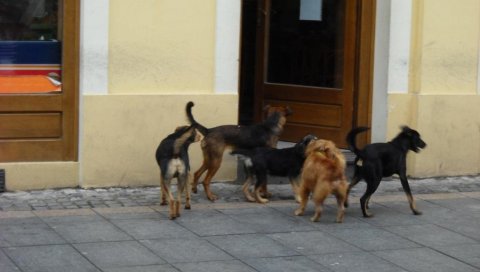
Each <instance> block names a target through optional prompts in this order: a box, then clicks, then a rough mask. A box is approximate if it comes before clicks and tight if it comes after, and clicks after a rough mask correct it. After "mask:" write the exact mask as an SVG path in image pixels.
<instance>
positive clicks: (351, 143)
mask: <svg viewBox="0 0 480 272" xmlns="http://www.w3.org/2000/svg"><path fill="white" fill-rule="evenodd" d="M369 129H370V128H368V127H357V128H354V129H352V130H350V132H349V133H348V134H347V144H348V149H350V151H352V152H353V153H355V155H357V156H359V153H360V149H358V147H357V144H356V140H355V139H356V137H357V134H359V133H362V132H364V131H367V130H369Z"/></svg>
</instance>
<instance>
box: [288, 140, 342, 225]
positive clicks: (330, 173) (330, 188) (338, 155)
mask: <svg viewBox="0 0 480 272" xmlns="http://www.w3.org/2000/svg"><path fill="white" fill-rule="evenodd" d="M305 155H306V156H307V158H306V159H305V163H304V164H303V170H302V179H301V183H300V188H299V189H298V194H299V198H300V207H299V208H298V209H297V210H296V211H295V215H303V213H304V212H305V206H306V205H307V201H308V197H309V195H310V193H312V200H313V202H314V203H315V214H314V215H313V217H312V218H311V219H310V220H312V221H313V222H316V221H318V219H319V218H320V216H321V214H322V210H323V207H322V206H323V202H324V201H325V198H327V196H329V195H330V194H334V195H335V197H336V198H337V205H338V211H337V219H336V222H337V223H342V222H343V217H344V214H345V201H346V199H347V189H348V183H347V178H346V177H345V167H346V163H345V157H344V156H343V154H342V152H340V150H338V148H337V147H336V146H335V144H334V143H333V142H332V141H328V140H322V139H320V140H314V141H311V142H310V144H309V145H308V146H307V150H306V151H305Z"/></svg>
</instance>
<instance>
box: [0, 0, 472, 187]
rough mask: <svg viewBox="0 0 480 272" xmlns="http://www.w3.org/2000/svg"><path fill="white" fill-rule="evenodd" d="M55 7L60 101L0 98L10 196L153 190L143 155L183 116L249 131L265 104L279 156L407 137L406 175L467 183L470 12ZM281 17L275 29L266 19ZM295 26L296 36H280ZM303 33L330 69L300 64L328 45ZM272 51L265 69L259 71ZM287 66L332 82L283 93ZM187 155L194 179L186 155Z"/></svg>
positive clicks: (168, 1)
mask: <svg viewBox="0 0 480 272" xmlns="http://www.w3.org/2000/svg"><path fill="white" fill-rule="evenodd" d="M26 2H28V1H26ZM338 2H341V3H343V4H333V3H338ZM0 3H1V2H0ZM47 3H48V1H47ZM58 3H59V4H58V12H59V13H60V14H63V15H62V16H59V18H62V20H60V19H59V20H58V21H59V23H60V24H63V29H62V31H61V33H63V34H62V35H59V37H58V40H60V41H61V42H62V46H63V49H62V50H63V51H62V52H63V53H62V56H63V59H62V67H63V68H62V72H61V77H62V84H63V85H62V88H63V90H62V91H60V93H58V94H52V93H51V92H49V93H47V94H45V93H40V94H35V95H28V94H18V93H14V94H11V93H0V120H3V123H4V124H3V125H2V124H0V153H3V155H0V169H5V173H6V187H7V189H8V190H24V189H43V188H60V187H76V186H80V187H84V188H88V187H109V186H149V185H158V183H159V170H158V166H157V165H156V162H155V159H154V153H155V149H156V147H157V145H158V143H159V142H160V141H161V139H163V138H164V137H165V136H166V135H168V134H169V133H171V132H172V131H173V130H174V129H175V128H176V127H177V126H179V125H184V124H187V120H186V116H185V111H184V108H185V104H186V102H188V101H194V102H195V107H194V108H193V113H194V115H195V117H196V119H197V120H198V121H199V122H201V123H202V124H204V125H205V126H207V127H213V126H216V125H221V124H236V123H238V122H239V119H240V120H241V119H242V117H245V120H246V121H241V122H244V123H248V122H255V121H258V120H260V118H261V117H260V116H261V108H262V106H263V105H264V104H279V103H286V104H289V105H291V107H292V108H293V110H294V114H293V115H292V117H291V119H289V120H290V121H289V125H288V126H287V131H286V134H285V137H286V138H285V139H286V140H288V141H294V140H295V138H296V137H298V135H297V134H296V132H299V133H304V132H308V131H314V132H315V133H316V134H317V136H319V137H325V138H331V139H334V140H335V141H336V142H337V144H338V145H339V146H344V145H345V143H344V141H343V138H344V134H345V133H346V131H348V130H349V129H350V128H352V127H354V126H358V125H367V126H370V127H371V128H372V129H371V133H370V135H368V137H365V138H364V139H361V141H363V142H364V143H365V142H379V141H386V140H389V139H391V138H392V137H394V136H395V135H396V134H397V133H398V132H399V127H400V126H401V125H409V126H411V127H412V128H415V129H417V130H418V131H419V132H420V133H421V134H422V138H423V139H424V140H425V141H426V142H427V144H428V147H427V148H426V149H425V150H423V151H422V152H421V153H419V154H415V155H409V161H408V164H409V168H408V170H409V174H410V175H412V176H415V177H431V176H450V175H475V174H478V173H479V172H480V113H477V111H478V110H479V108H480V107H478V105H480V96H479V95H480V70H479V63H480V54H479V53H480V2H479V1H477V0H461V1H447V0H377V1H374V0H344V1H329V0H318V1H315V0H312V1H304V0H299V1H292V2H291V3H294V5H297V6H298V7H293V8H292V7H290V6H288V7H286V6H281V5H280V6H276V5H277V4H278V3H277V1H274V0H256V1H254V0H250V1H249V0H243V1H240V0H238V1H232V0H216V1H214V0H206V1H189V0H180V1H179V0H141V1H120V0H103V1H93V0H85V1H80V0H63V1H59V2H58ZM279 3H280V2H279ZM249 8H250V10H249ZM282 9H285V10H286V11H288V13H289V14H287V15H285V17H280V16H281V15H282V16H283V14H285V13H287V12H283V13H282V12H279V11H280V10H282ZM312 10H318V11H319V12H320V14H321V15H318V13H313V15H312V13H309V12H308V11H312ZM278 14H280V15H278ZM332 14H333V15H335V16H333V15H332ZM67 15H68V16H67ZM292 18H293V19H292ZM339 18H343V19H339ZM329 20H330V21H329ZM293 21H295V22H296V21H300V23H298V24H295V26H296V27H298V28H297V29H296V30H295V29H294V30H293V31H294V32H295V31H296V32H295V33H293V34H292V33H291V32H287V30H288V31H292V30H291V29H292V28H291V26H292V25H293V23H292V22H293ZM329 22H330V23H329ZM316 26H322V27H325V31H327V30H328V31H330V32H329V33H334V34H325V33H326V32H325V33H324V32H322V33H320V32H318V33H317V34H318V35H324V36H318V37H330V41H331V46H333V47H330V49H328V48H327V47H328V46H326V45H325V47H326V49H325V52H327V53H328V52H330V51H328V50H331V52H335V54H334V57H333V58H332V59H333V60H332V61H330V62H326V61H324V59H325V58H324V56H326V55H325V54H326V53H325V54H323V55H322V54H319V53H318V52H317V51H316V53H312V52H311V51H308V50H310V49H312V48H313V49H316V48H320V47H322V48H323V46H324V44H325V43H326V42H322V40H325V39H323V38H322V39H318V37H317V36H315V35H317V34H315V33H316V32H315V31H312V29H315V28H316ZM332 26H337V28H332ZM338 26H341V27H340V28H339V27H338ZM304 30H308V31H306V32H305V33H307V34H304V32H302V31H304ZM282 31H283V32H282ZM59 33H60V32H59ZM279 33H280V34H279ZM298 33H301V34H302V35H298ZM312 33H313V34H312ZM335 33H337V34H335ZM338 33H340V34H338ZM287 34H288V35H297V36H288V35H287ZM282 35H283V36H282ZM248 37H251V39H249V38H248ZM282 37H283V38H284V40H282V39H281V38H282ZM285 37H286V38H285ZM289 37H299V39H298V40H299V41H304V42H297V43H294V42H292V43H288V46H292V47H286V49H285V47H283V46H284V45H285V46H286V44H287V43H286V42H285V41H295V39H292V38H289ZM276 38H278V39H279V40H275V39H276ZM301 39H304V40H301ZM7 40H9V38H7V37H6V36H5V37H4V38H3V39H2V41H0V44H1V43H2V42H3V43H6V42H7ZM310 43H311V44H313V46H310V47H309V48H305V47H303V46H304V44H310ZM319 43H320V44H319ZM275 46H277V47H275ZM266 48H268V49H269V51H265V52H264V50H265V49H266ZM331 48H333V49H331ZM293 49H299V50H293ZM307 49H308V50H307ZM275 50H278V51H275ZM282 50H284V51H282ZM285 50H287V51H285ZM272 52H280V53H277V58H279V60H278V61H277V62H272V63H269V60H271V59H274V57H275V56H276V55H274V53H272ZM285 52H287V53H285ZM293 52H297V53H295V54H296V55H295V54H294V53H293ZM298 52H302V53H301V55H300V53H298ZM322 52H323V51H322ZM339 52H340V53H339ZM290 54H291V56H294V57H291V58H290V59H289V58H288V55H290ZM259 56H261V57H259ZM278 56H280V57H278ZM329 56H330V57H331V54H330V55H329ZM300 59H305V60H303V61H302V62H300V61H299V60H300ZM312 60H315V62H313V61H312ZM288 61H289V62H288ZM285 63H287V64H285ZM294 63H295V65H296V64H298V63H300V64H299V65H300V66H301V67H302V69H306V70H301V71H302V73H300V74H304V75H305V74H306V75H308V74H309V70H308V69H310V71H314V73H313V74H315V73H317V74H318V73H319V72H317V70H316V69H320V68H321V67H323V68H322V69H325V70H326V71H336V72H335V74H332V75H331V76H330V77H328V76H325V79H324V80H323V81H321V82H316V81H308V80H312V79H310V78H308V77H303V78H301V79H298V78H293V77H292V80H299V81H295V82H293V81H292V82H282V80H286V79H285V78H286V76H285V74H288V75H290V74H294V73H295V72H297V71H298V69H290V70H285V69H284V67H286V68H288V67H290V66H292V65H294ZM318 63H321V64H322V65H321V66H320V65H319V64H318ZM269 65H270V66H269ZM315 65H317V66H315ZM278 67H280V68H281V69H280V68H278ZM309 67H310V68H309ZM319 67H320V68H319ZM325 67H326V68H325ZM332 67H333V68H332ZM0 68H1V67H0ZM5 69H10V68H5ZM275 69H276V70H275ZM282 69H283V70H282ZM265 71H267V72H265ZM270 71H278V73H277V74H276V75H277V78H275V75H274V74H269V73H270ZM318 71H320V70H318ZM322 71H323V70H322ZM272 73H273V72H272ZM282 73H283V74H282ZM0 75H1V73H0ZM339 75H340V76H339ZM267 81H268V82H267ZM307 81H308V82H309V83H308V84H307V83H305V82H307ZM3 82H6V81H3ZM0 83H1V81H0ZM266 83H271V84H266ZM4 84H5V83H4ZM306 85H311V86H306ZM4 86H5V85H4ZM284 87H285V88H284ZM287 87H288V88H287ZM310 87H311V88H310ZM51 100H55V101H56V100H58V103H59V104H58V105H57V104H51V105H50V104H48V103H50V102H49V101H51ZM45 101H47V102H48V103H47V102H45ZM52 103H53V102H52ZM37 105H42V106H37ZM44 105H45V106H44ZM32 107H33V108H32ZM32 113H33V114H32ZM25 116H26V117H25ZM40 116H41V118H40ZM45 116H46V117H45ZM312 116H313V117H312ZM15 118H16V119H15ZM22 118H26V119H22ZM29 118H30V119H29ZM31 118H34V120H33V121H32V119H31ZM35 118H37V119H35ZM18 120H23V122H25V123H26V125H25V126H20V125H15V124H19V122H18ZM39 120H40V121H39ZM41 120H47V121H41ZM20 123H21V122H20ZM32 123H33V124H36V125H35V126H32V125H30V124H32ZM5 124H7V125H5ZM8 124H11V125H8ZM12 124H13V125H12ZM22 124H23V123H22ZM42 124H43V125H42ZM45 124H46V125H45ZM55 125H58V127H55ZM43 126H47V127H49V128H50V127H54V129H51V130H48V131H46V132H45V130H42V129H43ZM2 130H3V132H2ZM34 130H35V131H36V130H39V131H42V132H41V133H40V134H35V135H32V133H31V131H34ZM19 131H20V132H19ZM25 131H28V132H29V133H26V132H25ZM22 133H23V134H22ZM31 142H34V143H33V144H31ZM57 142H58V143H57ZM30 144H31V145H30ZM47 144H48V145H47ZM37 153H38V154H39V155H35V154H37ZM190 153H191V162H192V168H193V170H196V169H197V168H198V167H199V165H200V163H201V151H200V146H199V144H198V143H196V144H193V145H192V146H191V148H190ZM42 154H43V155H42ZM58 154H60V155H58ZM236 168H237V164H236V160H235V158H233V157H232V156H230V155H229V154H225V155H224V161H223V164H222V167H221V169H220V171H219V172H218V173H217V175H216V176H215V180H217V181H224V180H233V179H235V178H236V173H237V169H236Z"/></svg>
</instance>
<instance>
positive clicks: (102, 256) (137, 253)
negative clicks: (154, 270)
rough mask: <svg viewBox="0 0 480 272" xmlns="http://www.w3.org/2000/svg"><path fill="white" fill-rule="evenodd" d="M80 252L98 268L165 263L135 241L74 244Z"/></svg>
mask: <svg viewBox="0 0 480 272" xmlns="http://www.w3.org/2000/svg"><path fill="white" fill-rule="evenodd" d="M74 247H75V248H77V249H78V250H79V251H80V253H81V254H82V255H83V256H84V257H85V258H87V259H88V260H90V261H91V262H92V263H93V264H95V265H96V266H97V267H100V268H102V269H103V268H109V267H124V266H140V265H156V264H165V261H164V260H162V259H161V258H159V257H158V256H156V255H155V254H153V253H152V252H151V251H150V250H149V249H147V248H146V247H144V246H143V245H142V244H140V243H139V242H137V241H122V242H102V243H85V244H75V245H74Z"/></svg>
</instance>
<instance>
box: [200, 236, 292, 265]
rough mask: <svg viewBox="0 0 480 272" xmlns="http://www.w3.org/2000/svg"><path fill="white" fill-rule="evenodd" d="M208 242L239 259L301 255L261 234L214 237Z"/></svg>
mask: <svg viewBox="0 0 480 272" xmlns="http://www.w3.org/2000/svg"><path fill="white" fill-rule="evenodd" d="M207 240H208V241H210V242H211V243H213V244H214V245H216V246H217V247H219V248H221V249H222V250H224V251H226V252H228V253H229V254H230V255H232V256H234V257H236V258H238V259H247V258H259V257H280V256H296V255H300V254H299V253H298V252H296V251H295V250H293V249H290V248H288V247H285V246H284V245H282V244H281V243H279V242H277V241H275V240H273V239H271V238H269V237H268V236H265V235H261V234H244V235H228V236H212V237H209V238H207Z"/></svg>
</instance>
